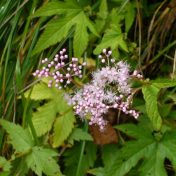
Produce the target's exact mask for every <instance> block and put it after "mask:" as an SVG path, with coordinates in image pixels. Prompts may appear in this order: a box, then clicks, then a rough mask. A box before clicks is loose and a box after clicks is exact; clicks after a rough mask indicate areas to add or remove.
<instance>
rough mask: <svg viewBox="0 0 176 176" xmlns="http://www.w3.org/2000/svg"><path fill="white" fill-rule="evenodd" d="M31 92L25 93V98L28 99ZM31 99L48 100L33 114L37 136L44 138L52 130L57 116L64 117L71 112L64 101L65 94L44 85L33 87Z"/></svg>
mask: <svg viewBox="0 0 176 176" xmlns="http://www.w3.org/2000/svg"><path fill="white" fill-rule="evenodd" d="M29 92H30V90H29V91H27V92H26V93H25V97H28V95H29ZM30 98H31V99H33V100H47V101H46V103H45V104H44V105H42V106H39V107H38V108H37V111H36V112H34V113H33V114H32V122H33V125H34V128H35V130H36V133H37V136H42V135H44V134H45V133H47V132H48V131H50V130H51V128H52V126H53V123H54V121H55V119H56V116H57V114H60V115H62V114H64V113H65V112H67V111H68V110H70V111H71V108H70V107H69V105H68V103H67V102H66V100H65V99H64V92H63V91H61V90H57V89H56V88H48V86H47V85H46V84H44V83H39V84H36V85H35V86H34V87H33V90H32V93H31V95H30Z"/></svg>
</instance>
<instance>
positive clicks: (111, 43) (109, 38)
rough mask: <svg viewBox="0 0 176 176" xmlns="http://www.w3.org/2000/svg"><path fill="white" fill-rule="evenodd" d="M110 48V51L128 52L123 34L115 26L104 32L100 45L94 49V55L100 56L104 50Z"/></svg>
mask: <svg viewBox="0 0 176 176" xmlns="http://www.w3.org/2000/svg"><path fill="white" fill-rule="evenodd" d="M108 47H110V48H111V49H112V50H115V49H116V48H120V49H123V50H124V51H126V52H128V48H127V45H126V42H125V41H124V34H123V33H122V31H121V28H120V27H119V26H116V25H112V26H111V28H110V29H107V30H106V31H105V34H104V36H103V39H102V41H101V43H100V44H99V45H98V46H97V47H96V48H95V50H94V53H95V54H100V53H101V51H102V50H103V49H104V48H108Z"/></svg>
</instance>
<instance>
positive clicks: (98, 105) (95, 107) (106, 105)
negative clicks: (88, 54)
mask: <svg viewBox="0 0 176 176" xmlns="http://www.w3.org/2000/svg"><path fill="white" fill-rule="evenodd" d="M98 58H99V59H100V61H101V63H102V67H101V68H99V69H98V70H97V71H95V72H93V73H92V80H91V81H90V83H88V84H86V85H84V86H83V88H82V89H80V90H78V91H77V92H76V93H74V94H73V95H69V96H67V97H66V99H67V101H68V103H69V104H70V105H73V108H74V110H75V114H76V115H78V116H79V117H80V118H81V119H82V120H84V119H86V118H87V119H89V125H93V124H94V125H98V126H99V128H100V130H102V131H103V130H104V128H105V126H106V124H107V123H108V122H107V121H106V120H105V119H104V118H103V116H104V114H106V113H107V112H108V110H109V109H112V108H113V109H118V110H119V111H122V112H123V113H125V114H129V115H131V116H133V117H134V118H138V116H139V113H138V112H137V111H136V110H134V109H132V108H131V104H132V96H133V91H132V88H131V83H130V80H131V78H132V77H134V76H135V77H138V78H142V76H141V75H140V74H138V73H137V71H134V72H133V74H132V75H130V67H129V65H128V64H127V63H126V62H124V61H119V62H116V61H115V58H113V57H112V51H110V50H106V49H103V52H102V54H100V55H99V56H98ZM42 64H44V65H45V66H43V68H42V69H41V70H36V71H35V72H34V73H33V75H34V76H37V77H39V78H40V77H48V78H49V81H48V87H52V86H54V87H56V88H58V89H61V88H62V87H66V86H67V85H69V84H70V83H71V81H72V80H73V77H75V76H76V77H79V78H82V67H83V66H84V65H85V63H83V64H79V62H78V58H72V59H71V62H68V55H67V54H66V49H63V50H61V51H60V52H59V54H56V55H55V57H54V59H53V60H52V61H50V62H49V61H48V59H47V58H45V59H44V60H42Z"/></svg>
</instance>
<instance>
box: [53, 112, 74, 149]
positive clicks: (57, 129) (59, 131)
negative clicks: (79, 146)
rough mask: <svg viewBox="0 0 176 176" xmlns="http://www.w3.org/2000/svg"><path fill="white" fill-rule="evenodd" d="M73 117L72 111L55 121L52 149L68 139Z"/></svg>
mask: <svg viewBox="0 0 176 176" xmlns="http://www.w3.org/2000/svg"><path fill="white" fill-rule="evenodd" d="M74 122H75V117H74V114H73V112H72V111H68V112H66V113H65V114H63V115H62V116H60V117H58V118H57V119H56V122H55V124H54V133H53V144H52V145H53V147H58V146H60V145H62V143H63V142H64V140H66V139H67V138H68V136H69V135H70V133H71V131H72V129H73V127H74Z"/></svg>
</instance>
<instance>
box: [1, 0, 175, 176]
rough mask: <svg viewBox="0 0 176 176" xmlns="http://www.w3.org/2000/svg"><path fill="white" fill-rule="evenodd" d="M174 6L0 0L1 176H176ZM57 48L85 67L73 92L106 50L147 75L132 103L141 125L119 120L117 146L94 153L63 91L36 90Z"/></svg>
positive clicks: (114, 1) (43, 87)
mask: <svg viewBox="0 0 176 176" xmlns="http://www.w3.org/2000/svg"><path fill="white" fill-rule="evenodd" d="M174 4H175V3H174V0H171V1H164V2H162V1H160V2H159V1H155V2H150V1H146V0H144V1H134V0H131V1H129V0H125V1H124V0H111V1H107V0H97V1H90V0H84V1H78V0H51V1H46V2H44V1H38V0H37V1H29V0H25V1H21V0H16V1H11V0H1V1H0V21H1V24H0V43H1V45H0V117H1V118H2V119H4V120H2V119H1V120H0V126H1V127H2V128H0V152H1V157H0V176H8V175H9V176H11V175H15V176H17V175H18V176H26V175H39V176H41V175H46V176H55V175H56V176H60V175H62V173H64V174H65V175H68V176H74V175H75V176H83V175H96V176H116V175H117V176H120V175H122V176H138V175H139V176H140V175H141V176H148V175H152V176H167V175H168V176H174V175H175V174H176V140H175V136H176V131H175V127H176V122H175V119H176V116H175V114H176V111H175V105H176V94H175V90H176V88H175V87H176V81H175V78H176V77H175V75H176V71H175V56H174V48H175V45H176V37H175V33H174V32H175V30H174V29H175V17H174V15H173V12H174V7H175V5H174ZM168 7H169V10H168ZM36 9H37V10H36ZM61 48H67V51H68V55H69V59H70V58H71V57H72V56H74V57H79V59H80V60H79V61H80V62H82V61H87V62H88V64H87V68H86V69H85V70H84V76H83V80H81V81H80V80H79V81H78V82H77V80H76V79H75V80H74V81H75V83H76V84H75V85H73V87H72V86H70V87H68V88H67V91H68V92H73V89H74V90H75V88H76V89H77V88H78V87H77V83H78V84H80V85H78V86H82V85H84V84H85V83H86V82H88V81H90V80H91V76H90V73H91V72H92V71H93V70H95V68H99V60H96V58H97V57H96V56H94V54H96V55H97V54H99V53H100V52H101V51H102V49H104V48H111V50H113V56H115V57H116V56H118V57H116V59H123V60H126V61H127V62H128V63H130V64H131V66H132V69H131V70H133V69H134V68H135V69H137V70H140V71H141V72H142V73H143V76H144V78H143V79H141V81H140V83H139V84H140V85H137V86H136V87H135V88H134V93H135V95H134V96H133V105H134V107H135V108H136V109H137V110H138V111H139V113H140V116H139V119H137V120H133V119H132V118H131V117H129V116H128V115H125V117H123V116H124V114H123V113H121V115H120V116H118V114H116V117H117V116H118V119H115V120H114V121H113V125H114V128H115V129H116V130H117V133H118V143H117V144H107V145H105V146H97V145H95V144H94V142H93V138H92V137H91V135H90V133H89V131H88V130H85V129H84V128H83V125H82V123H81V122H80V121H76V118H75V115H74V113H73V111H72V108H71V107H69V106H68V104H67V102H66V101H65V100H64V93H65V90H62V91H61V90H57V89H55V88H52V89H51V88H50V89H49V88H48V87H47V85H46V84H45V82H44V80H42V81H41V82H40V83H36V82H38V80H36V82H35V81H34V82H33V77H32V76H31V75H32V72H33V71H34V70H35V69H37V68H38V67H39V66H38V63H39V62H40V60H41V59H42V58H45V57H47V58H49V60H50V59H51V58H52V57H53V56H54V55H55V54H56V53H57V52H59V50H60V49H61ZM81 56H84V57H82V58H80V57H81ZM145 78H152V79H153V80H152V81H148V80H145ZM159 78H160V79H159ZM132 81H133V80H132ZM31 87H32V88H31ZM26 90H28V91H26ZM141 90H142V93H141ZM104 117H105V118H106V115H105V116H104ZM116 117H115V118H116ZM86 128H87V127H86ZM90 131H91V129H90ZM6 132H7V133H8V135H7V134H6ZM91 132H92V131H91ZM92 133H93V136H94V137H96V135H99V133H96V131H94V132H92ZM100 134H101V133H100ZM98 137H101V135H100V136H98ZM94 140H95V139H94ZM53 148H54V149H53ZM56 151H57V152H58V153H57V152H56ZM59 165H61V167H60V166H59ZM60 168H61V171H60Z"/></svg>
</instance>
